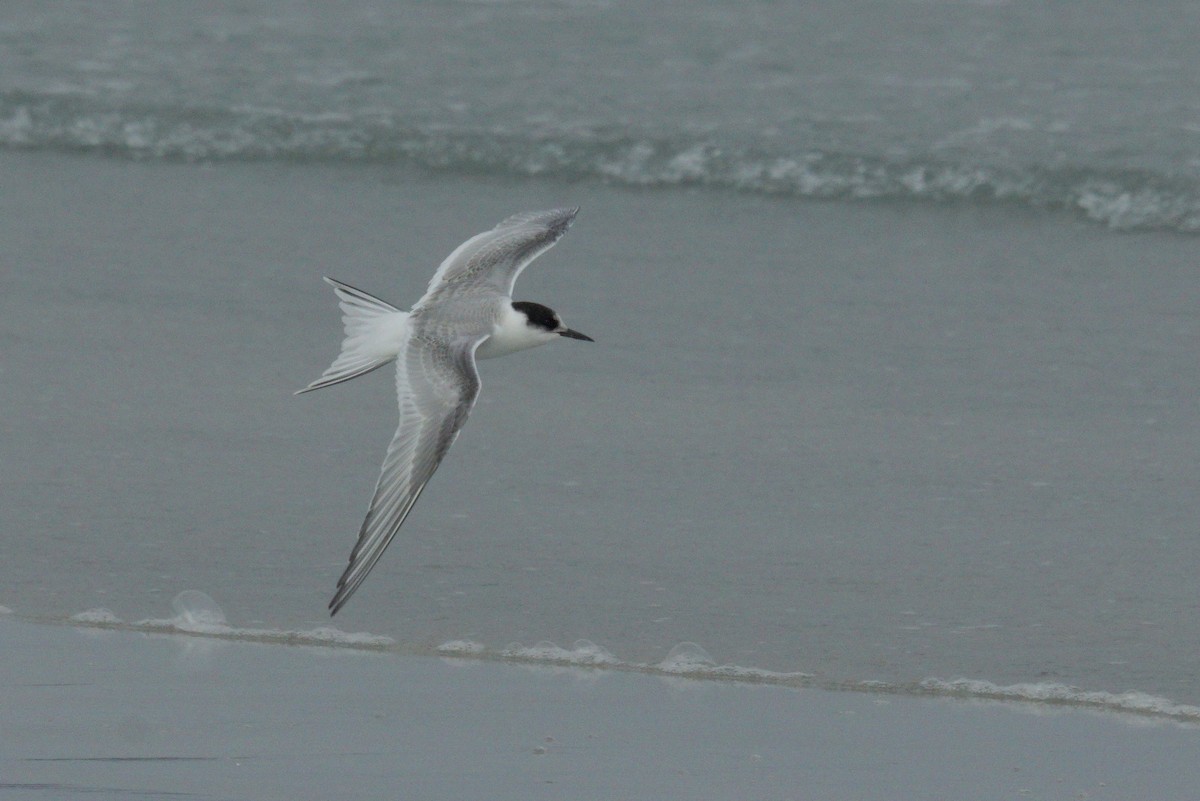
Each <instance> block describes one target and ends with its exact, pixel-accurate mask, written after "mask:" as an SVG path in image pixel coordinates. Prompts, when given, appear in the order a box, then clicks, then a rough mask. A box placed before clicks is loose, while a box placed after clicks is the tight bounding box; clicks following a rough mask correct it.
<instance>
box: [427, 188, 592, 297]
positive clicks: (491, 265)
mask: <svg viewBox="0 0 1200 801" xmlns="http://www.w3.org/2000/svg"><path fill="white" fill-rule="evenodd" d="M578 211H579V209H578V207H576V208H570V209H552V210H550V211H530V212H524V213H522V214H514V215H513V216H512V217H509V218H508V219H507V220H505V221H504V222H502V223H500V224H499V225H497V226H496V227H495V228H493V229H492V230H490V231H484V232H483V233H481V234H476V235H475V236H473V237H471V238H470V239H468V240H467V241H466V242H463V243H462V244H461V245H459V246H458V247H457V248H455V249H454V252H453V253H451V254H450V255H449V256H447V257H446V260H445V261H443V262H442V264H441V266H440V267H438V269H437V272H436V273H434V274H433V278H432V279H430V281H429V289H428V290H427V291H426V292H425V296H424V297H423V298H421V300H419V301H418V302H417V307H420V306H422V305H424V304H425V303H426V302H428V301H431V300H434V299H435V298H439V297H443V296H445V295H447V294H451V293H459V292H461V293H471V292H494V293H497V294H500V295H503V296H505V297H511V296H512V289H513V284H514V283H516V280H517V276H518V275H520V274H521V271H522V270H524V269H525V267H526V266H527V265H528V264H529V263H530V262H531V261H533V260H534V259H536V258H537V257H538V256H540V255H541V254H543V253H545V252H546V251H547V250H549V249H550V248H551V247H553V245H554V243H555V242H557V241H558V240H560V239H562V237H563V234H565V233H566V232H567V229H568V228H570V227H571V222H572V221H573V220H574V219H575V215H576V213H578Z"/></svg>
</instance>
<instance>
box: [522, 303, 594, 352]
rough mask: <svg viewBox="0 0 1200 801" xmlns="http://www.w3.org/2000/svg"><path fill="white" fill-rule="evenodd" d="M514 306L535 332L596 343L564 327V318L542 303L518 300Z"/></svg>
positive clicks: (586, 336)
mask: <svg viewBox="0 0 1200 801" xmlns="http://www.w3.org/2000/svg"><path fill="white" fill-rule="evenodd" d="M512 306H513V308H514V309H516V310H517V311H518V312H520V313H521V314H523V315H525V325H526V326H528V327H529V328H531V329H532V330H533V331H536V332H538V333H545V334H546V336H548V337H550V336H560V337H568V338H570V339H582V340H583V341H584V342H595V341H596V340H594V339H592V338H591V337H589V336H588V335H587V334H581V333H579V332H578V331H576V330H574V329H572V328H567V327H566V326H565V325H563V321H562V318H561V317H559V316H558V312H556V311H554V309H551V308H549V307H546V306H543V305H542V304H540V303H532V302H530V301H528V300H518V301H514V302H513V305H512Z"/></svg>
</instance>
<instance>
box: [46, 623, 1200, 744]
mask: <svg viewBox="0 0 1200 801" xmlns="http://www.w3.org/2000/svg"><path fill="white" fill-rule="evenodd" d="M35 622H42V623H57V624H60V625H61V624H63V623H67V624H69V625H72V626H75V627H78V628H100V629H118V630H125V631H142V632H154V633H160V634H167V635H175V636H189V637H208V638H213V639H222V640H236V641H245V642H257V643H265V644H275V645H304V646H316V647H325V648H349V649H354V650H370V651H387V652H393V653H401V654H406V655H411V656H440V657H450V658H456V659H473V660H479V661H488V662H507V663H516V664H527V665H535V666H536V665H544V666H558V667H570V668H574V669H578V670H591V671H621V672H629V673H642V674H646V675H651V676H659V677H662V678H672V679H678V678H682V679H694V680H697V681H729V682H737V683H742V684H767V685H772V686H778V687H790V688H793V689H818V690H828V691H835V692H836V691H842V692H845V691H850V692H863V693H873V694H880V695H900V696H909V697H917V696H937V697H942V698H954V699H962V700H978V701H997V702H1005V703H1010V704H1011V703H1017V704H1027V705H1031V706H1047V705H1049V706H1058V707H1074V708H1081V709H1091V710H1096V711H1102V712H1108V713H1113V714H1117V715H1120V716H1122V717H1127V716H1137V717H1140V718H1143V719H1157V720H1163V719H1169V720H1174V721H1176V722H1179V723H1183V724H1188V725H1200V707H1198V706H1190V705H1186V704H1177V703H1174V702H1173V701H1170V700H1168V699H1166V698H1160V697H1157V696H1153V695H1150V694H1148V693H1143V692H1137V691H1130V692H1124V693H1110V692H1097V691H1088V690H1081V689H1079V688H1077V687H1069V686H1066V685H1061V684H1012V685H1007V686H1002V685H998V684H993V683H992V682H988V681H983V680H978V679H954V680H944V679H938V678H929V679H925V680H923V681H921V682H919V683H917V684H912V685H899V684H889V683H887V682H882V681H835V680H830V679H821V678H818V677H816V676H814V675H813V674H810V673H800V672H793V673H784V672H778V671H772V670H764V669H761V668H752V667H740V666H737V665H718V664H715V663H714V662H713V661H712V660H711V658H710V657H709V656H708V655H707V654H706V653H705V652H704V650H703V649H702V648H700V646H698V645H695V644H694V643H681V644H680V645H678V646H676V647H675V648H674V649H672V650H671V653H670V654H668V655H667V657H666V658H665V659H664V660H663V661H661V662H659V663H657V664H650V663H646V662H627V661H624V660H621V659H618V658H617V657H615V656H613V655H612V654H611V653H609V652H608V651H607V650H606V649H604V648H602V647H601V646H598V645H596V644H595V643H592V642H590V641H588V640H577V641H576V642H575V643H574V645H573V646H572V647H571V648H563V647H561V646H558V645H555V644H554V643H552V642H549V641H542V642H539V643H537V644H536V645H533V646H528V647H527V646H522V645H521V644H519V643H515V644H512V645H509V646H507V647H505V648H503V649H501V650H492V649H489V648H488V647H487V646H485V645H483V644H481V643H478V642H474V641H471V640H452V641H450V642H446V643H443V644H442V645H439V646H437V647H436V648H433V649H422V648H418V647H414V646H402V645H400V644H398V643H397V642H396V641H395V640H393V639H392V638H390V637H384V636H380V635H376V634H370V633H367V632H356V633H355V632H345V631H342V630H340V629H336V628H332V627H318V628H314V629H309V630H302V631H285V630H281V629H252V628H237V627H233V626H227V625H224V624H184V623H181V621H179V620H178V619H170V620H154V619H148V620H140V621H137V622H134V623H126V622H124V621H122V620H121V619H120V618H118V617H117V616H116V615H114V614H113V613H112V612H110V611H109V610H107V609H90V610H88V611H86V612H81V613H80V614H78V615H74V616H73V617H71V618H70V619H68V620H66V621H63V620H61V619H60V620H39V621H35Z"/></svg>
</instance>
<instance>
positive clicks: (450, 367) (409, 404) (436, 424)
mask: <svg viewBox="0 0 1200 801" xmlns="http://www.w3.org/2000/svg"><path fill="white" fill-rule="evenodd" d="M484 338H486V337H480V338H478V339H474V340H463V341H460V342H456V343H442V342H436V341H432V340H429V339H425V338H423V337H421V336H420V335H415V336H410V337H409V339H408V342H407V343H406V344H405V346H404V347H402V348H401V350H400V355H399V356H398V358H397V359H396V389H397V392H398V394H399V396H400V426H399V427H398V428H397V429H396V435H395V436H394V437H392V443H391V445H389V446H388V450H387V456H385V457H384V460H383V469H382V471H381V472H380V475H379V483H378V484H376V486H375V496H374V497H373V498H372V499H371V508H370V510H368V512H367V517H366V519H365V520H364V521H363V524H362V528H361V529H360V530H359V533H358V541H357V542H356V543H355V544H354V550H353V551H352V552H351V553H350V564H349V565H348V566H347V567H346V571H345V572H344V573H342V577H341V578H340V579H338V584H337V592H336V593H335V594H334V596H333V600H331V601H330V602H329V610H330V614H331V615H335V614H337V612H338V610H339V609H341V608H342V606H343V605H345V603H346V601H348V600H349V599H350V596H351V595H353V594H354V592H355V590H357V589H358V587H359V585H361V584H362V583H363V580H364V579H365V578H366V577H367V574H368V573H370V572H371V568H373V567H374V566H375V563H376V562H378V561H379V557H380V556H381V555H382V554H383V551H384V549H386V548H387V547H388V544H389V543H391V541H392V538H393V537H395V536H396V532H397V531H399V530H400V526H401V525H402V524H403V523H404V519H405V518H406V517H408V513H409V512H410V511H412V508H413V504H415V503H416V502H417V498H419V497H420V496H421V491H422V490H424V489H425V484H426V483H427V482H428V481H429V479H430V477H431V476H432V475H433V473H434V471H435V470H437V468H438V465H439V464H441V461H442V457H444V456H445V455H446V451H448V450H449V449H450V445H451V444H452V443H453V442H454V440H455V438H456V437H457V436H458V432H459V429H461V428H462V427H463V425H464V424H465V423H466V422H467V415H468V414H470V412H471V408H472V407H473V406H474V405H475V398H476V397H478V395H479V372H478V371H477V370H476V368H475V349H476V348H477V347H478V346H479V343H480V342H482V341H483V339H484Z"/></svg>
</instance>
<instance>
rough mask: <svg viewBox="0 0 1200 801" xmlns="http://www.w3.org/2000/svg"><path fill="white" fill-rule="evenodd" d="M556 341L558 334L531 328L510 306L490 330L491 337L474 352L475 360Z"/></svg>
mask: <svg viewBox="0 0 1200 801" xmlns="http://www.w3.org/2000/svg"><path fill="white" fill-rule="evenodd" d="M556 339H558V334H555V333H553V332H551V331H547V330H545V329H543V328H533V327H531V326H530V325H529V320H528V318H527V317H526V316H525V315H524V314H523V313H521V312H519V311H517V310H516V309H514V308H513V307H512V306H511V305H509V306H506V307H505V309H504V314H503V316H501V318H500V320H499V322H497V323H496V325H495V327H494V328H493V329H492V335H491V336H490V337H488V338H487V339H485V340H484V341H483V344H482V345H480V346H479V349H478V350H476V351H475V358H476V359H494V358H495V357H497V356H505V355H507V354H509V353H516V352H517V351H519V350H526V349H527V348H536V347H537V346H538V345H545V344H546V343H547V342H553V341H554V340H556Z"/></svg>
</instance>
